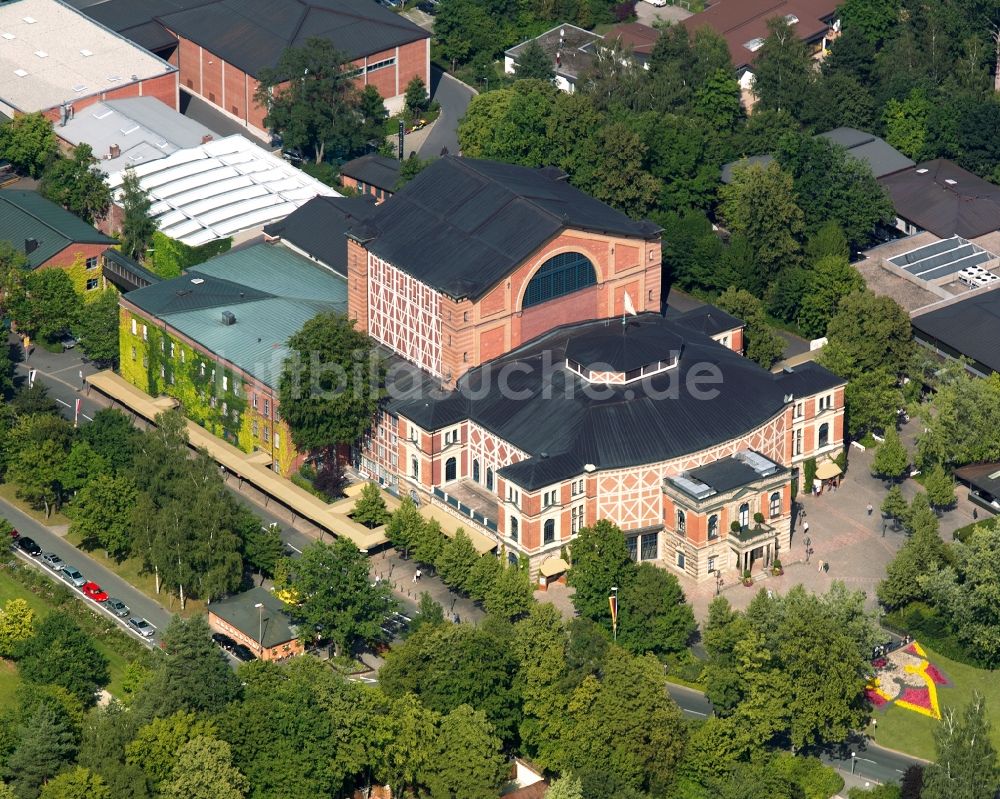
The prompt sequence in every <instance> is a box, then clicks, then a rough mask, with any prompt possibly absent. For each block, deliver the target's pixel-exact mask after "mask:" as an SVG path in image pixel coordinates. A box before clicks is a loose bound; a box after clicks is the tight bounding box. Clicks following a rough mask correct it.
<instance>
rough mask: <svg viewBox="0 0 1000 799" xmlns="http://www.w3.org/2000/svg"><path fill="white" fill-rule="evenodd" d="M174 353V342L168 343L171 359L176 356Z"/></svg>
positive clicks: (175, 348) (175, 350) (175, 349)
mask: <svg viewBox="0 0 1000 799" xmlns="http://www.w3.org/2000/svg"><path fill="white" fill-rule="evenodd" d="M176 352H177V347H176V346H175V345H174V342H172V341H171V342H170V357H171V358H173V357H174V355H175V354H176Z"/></svg>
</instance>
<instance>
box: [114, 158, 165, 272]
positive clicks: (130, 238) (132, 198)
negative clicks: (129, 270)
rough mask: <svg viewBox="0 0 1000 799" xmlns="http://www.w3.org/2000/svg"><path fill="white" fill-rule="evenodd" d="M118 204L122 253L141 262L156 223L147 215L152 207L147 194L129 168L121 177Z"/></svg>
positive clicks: (149, 243)
mask: <svg viewBox="0 0 1000 799" xmlns="http://www.w3.org/2000/svg"><path fill="white" fill-rule="evenodd" d="M118 202H119V204H120V205H121V207H122V229H121V233H120V234H119V235H120V238H121V245H122V252H124V253H125V254H126V255H127V256H128V257H129V258H132V259H134V260H136V261H140V262H142V261H144V260H145V258H146V251H147V250H148V249H149V247H150V245H151V244H152V243H153V234H154V233H155V232H156V222H155V221H154V220H153V218H152V217H151V216H150V215H149V209H150V208H152V206H153V203H152V200H150V199H149V193H148V192H147V191H146V190H145V189H143V188H142V185H141V184H140V183H139V177H138V175H136V174H135V170H133V169H132V168H131V167H129V168H128V169H126V170H125V172H124V174H123V175H122V185H121V195H120V197H119V200H118Z"/></svg>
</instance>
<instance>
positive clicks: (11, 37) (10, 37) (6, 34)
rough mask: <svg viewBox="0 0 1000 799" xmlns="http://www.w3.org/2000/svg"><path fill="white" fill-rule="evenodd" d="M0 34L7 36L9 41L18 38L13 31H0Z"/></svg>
mask: <svg viewBox="0 0 1000 799" xmlns="http://www.w3.org/2000/svg"><path fill="white" fill-rule="evenodd" d="M0 36H3V38H5V39H6V40H7V41H8V42H9V41H10V40H11V39H16V38H17V37H16V36H15V35H14V34H13V33H0Z"/></svg>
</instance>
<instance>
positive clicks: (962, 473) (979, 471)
mask: <svg viewBox="0 0 1000 799" xmlns="http://www.w3.org/2000/svg"><path fill="white" fill-rule="evenodd" d="M955 477H957V478H958V479H959V480H964V481H965V482H966V483H969V484H970V485H971V486H972V487H973V488H978V489H979V490H980V491H985V492H986V493H987V494H989V495H991V496H993V497H997V498H1000V463H973V464H971V465H969V466H962V467H961V468H960V469H956V470H955Z"/></svg>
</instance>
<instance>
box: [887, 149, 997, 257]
mask: <svg viewBox="0 0 1000 799" xmlns="http://www.w3.org/2000/svg"><path fill="white" fill-rule="evenodd" d="M879 183H881V184H882V185H883V186H885V188H886V189H887V190H888V192H889V196H890V197H891V198H892V204H893V206H895V208H896V215H897V216H900V217H902V218H903V219H906V220H908V221H910V222H912V223H913V224H914V225H916V226H917V227H921V228H923V229H924V230H929V231H930V232H931V233H933V234H934V235H935V236H937V237H938V238H942V239H947V238H950V237H952V236H961V237H962V238H964V239H975V238H978V237H979V236H985V235H986V234H987V233H992V232H993V231H994V230H997V229H998V228H1000V186H997V185H995V184H993V183H990V182H989V181H986V180H983V179H982V178H981V177H979V176H978V175H974V174H972V173H971V172H968V171H966V170H964V169H962V167H960V166H959V165H958V164H956V163H953V162H952V161H947V160H945V159H942V158H939V159H936V160H934V161H925V162H924V163H922V164H917V166H916V167H914V168H913V169H905V170H903V171H902V172H897V173H895V174H894V175H888V176H887V177H884V178H881V179H880V180H879Z"/></svg>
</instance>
